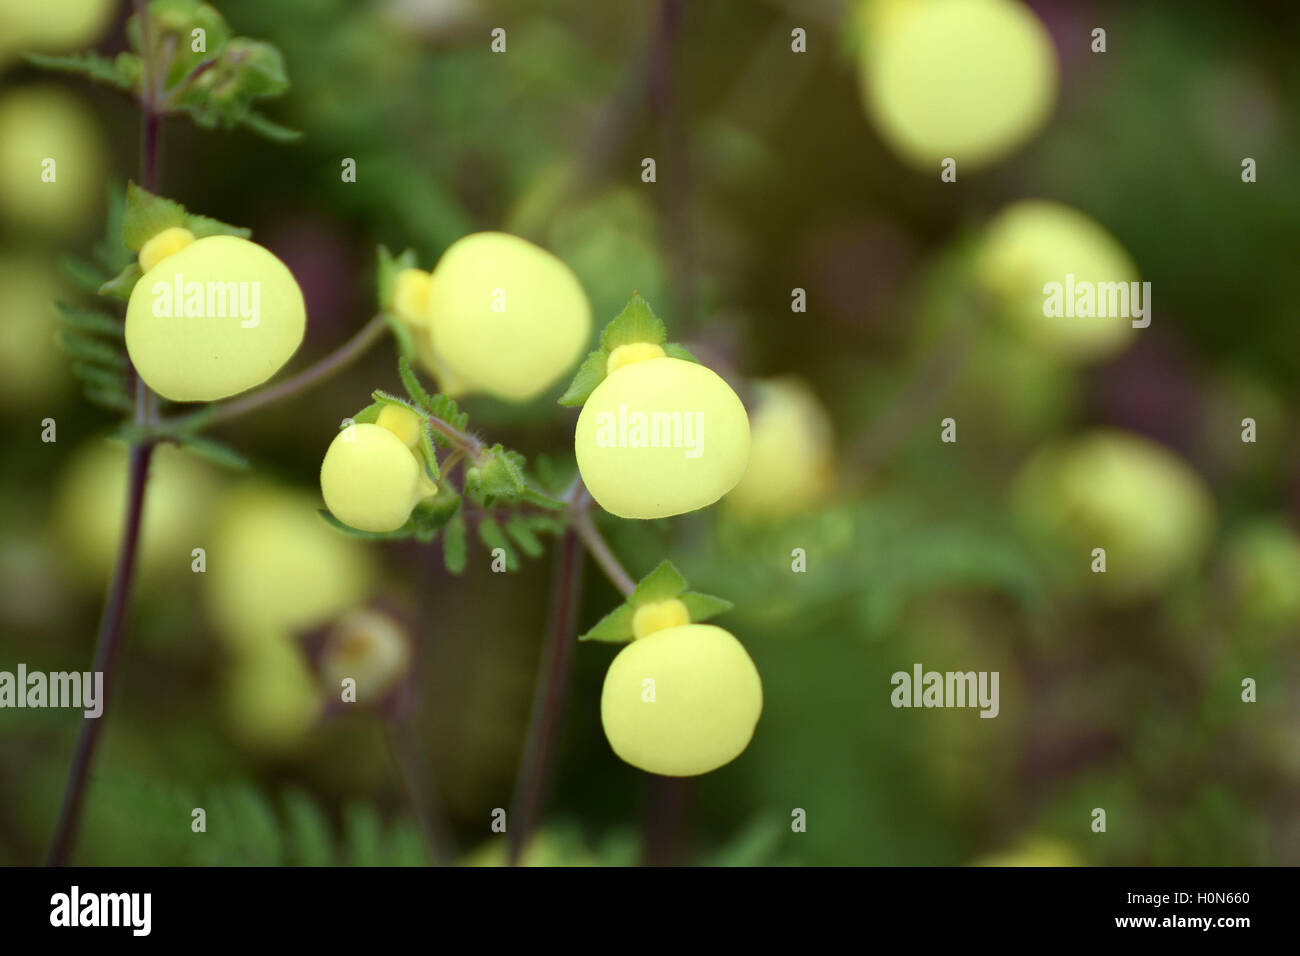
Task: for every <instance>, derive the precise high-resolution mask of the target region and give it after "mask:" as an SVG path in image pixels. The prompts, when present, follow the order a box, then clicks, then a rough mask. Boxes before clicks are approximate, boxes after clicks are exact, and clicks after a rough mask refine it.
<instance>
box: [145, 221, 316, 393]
mask: <svg viewBox="0 0 1300 956" xmlns="http://www.w3.org/2000/svg"><path fill="white" fill-rule="evenodd" d="M306 327H307V307H306V305H305V303H304V302H303V298H302V290H301V289H299V288H298V283H297V282H296V281H295V280H294V277H293V275H292V274H291V273H290V272H289V270H288V268H287V267H286V266H285V265H284V263H283V262H281V261H280V260H279V259H277V258H276V257H275V256H273V255H272V254H271V253H270V252H268V251H267V250H266V249H263V248H262V247H261V246H259V245H257V244H256V243H252V242H249V241H248V240H247V239H240V238H237V237H235V236H208V237H206V238H203V239H198V240H196V241H194V242H192V243H190V244H189V245H187V246H185V247H184V248H182V249H180V251H178V252H174V253H172V254H171V255H168V256H166V257H165V258H163V259H162V260H161V261H160V262H158V264H157V265H155V266H154V267H153V268H152V269H150V270H149V271H148V272H146V273H145V274H144V275H143V276H142V277H141V278H140V280H139V281H138V282H137V283H136V285H135V288H134V290H133V291H132V292H131V301H130V303H129V304H128V306H127V312H126V348H127V352H128V353H129V354H130V356H131V362H132V363H133V364H134V365H135V368H136V371H137V372H139V373H140V377H141V378H142V379H144V381H145V384H147V385H148V386H149V387H150V388H152V389H153V390H154V391H155V392H157V393H158V394H159V395H161V396H162V397H163V398H166V399H170V400H171V401H174V402H208V401H214V400H216V399H220V398H226V397H228V396H230V395H235V394H237V393H239V392H242V391H245V390H247V389H250V388H253V387H254V386H257V385H261V384H262V383H263V382H265V381H266V380H267V379H269V378H270V377H271V376H272V375H274V374H275V373H276V372H278V371H279V370H280V369H281V368H282V367H283V366H284V364H285V363H286V362H287V361H289V359H290V358H291V357H292V356H293V353H294V352H295V351H297V349H298V346H299V345H300V344H301V343H302V338H303V333H304V331H305V330H306Z"/></svg>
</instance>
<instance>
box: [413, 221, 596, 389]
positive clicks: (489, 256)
mask: <svg viewBox="0 0 1300 956" xmlns="http://www.w3.org/2000/svg"><path fill="white" fill-rule="evenodd" d="M426 307H427V309H428V313H427V314H428V320H429V321H428V330H427V332H423V333H421V332H420V330H418V329H417V334H423V335H427V336H430V338H429V340H428V342H427V343H424V344H423V345H421V347H420V351H421V358H422V359H423V360H424V362H425V364H427V365H429V366H430V368H431V371H433V372H434V373H435V374H437V375H438V376H439V384H440V385H441V386H442V389H443V391H444V392H446V393H448V394H453V395H454V394H460V393H465V392H486V393H488V394H490V395H495V396H496V397H498V398H503V399H506V400H508V401H526V400H528V399H531V398H533V397H534V396H536V395H537V394H539V393H540V392H542V391H544V390H546V389H547V388H549V387H550V386H552V385H554V384H555V383H556V382H557V381H559V380H560V378H561V377H562V376H563V375H564V374H565V373H566V372H568V371H569V370H570V369H571V368H573V366H574V364H575V363H576V362H577V360H578V357H579V356H580V355H581V354H582V350H583V348H584V347H585V346H586V345H587V341H588V339H589V337H590V336H591V306H590V304H589V303H588V301H587V295H586V293H585V292H583V290H582V286H581V285H580V284H579V283H578V279H577V276H575V275H574V274H573V270H572V269H570V268H569V267H568V266H567V265H565V264H564V262H563V261H561V260H560V259H559V258H557V257H556V256H554V255H552V254H551V253H549V252H547V251H546V250H545V249H542V248H540V247H538V246H535V245H533V244H532V243H530V242H527V241H525V240H523V239H520V238H519V237H518V236H511V235H508V234H506V233H501V232H479V233H474V234H473V235H470V236H466V237H464V238H463V239H460V240H458V241H456V242H454V243H452V245H451V246H450V247H449V248H448V249H447V251H446V252H444V253H443V255H442V258H441V259H440V260H439V261H438V265H437V267H436V268H435V269H434V270H433V278H432V282H431V284H430V288H429V291H428V299H427V305H426Z"/></svg>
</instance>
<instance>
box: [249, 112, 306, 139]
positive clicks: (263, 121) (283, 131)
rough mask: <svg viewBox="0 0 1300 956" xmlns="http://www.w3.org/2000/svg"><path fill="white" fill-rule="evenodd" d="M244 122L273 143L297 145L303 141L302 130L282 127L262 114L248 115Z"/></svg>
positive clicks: (250, 113) (251, 113)
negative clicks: (299, 141)
mask: <svg viewBox="0 0 1300 956" xmlns="http://www.w3.org/2000/svg"><path fill="white" fill-rule="evenodd" d="M242 122H243V124H244V125H245V126H247V127H248V128H249V129H251V130H252V131H253V132H254V133H256V134H257V135H258V136H261V137H263V138H264V139H269V140H271V142H273V143H296V142H297V141H298V140H300V139H302V131H301V130H296V129H290V128H289V127H288V126H281V125H280V124H279V123H277V122H275V121H274V120H270V119H267V118H266V117H265V116H263V115H262V114H261V113H253V112H249V113H246V114H244V117H243V120H242Z"/></svg>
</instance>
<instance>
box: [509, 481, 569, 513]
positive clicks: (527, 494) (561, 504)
mask: <svg viewBox="0 0 1300 956" xmlns="http://www.w3.org/2000/svg"><path fill="white" fill-rule="evenodd" d="M519 500H520V501H526V502H528V503H529V504H530V505H536V506H537V507H539V508H545V509H547V510H548V511H563V510H564V509H565V508H567V507H569V504H568V502H566V501H562V500H560V499H559V498H552V497H551V496H550V495H548V494H546V492H544V491H541V490H539V489H537V488H535V487H533V486H532V485H529V486H528V487H527V488H525V489H524V491H523V494H521V495H520V496H519Z"/></svg>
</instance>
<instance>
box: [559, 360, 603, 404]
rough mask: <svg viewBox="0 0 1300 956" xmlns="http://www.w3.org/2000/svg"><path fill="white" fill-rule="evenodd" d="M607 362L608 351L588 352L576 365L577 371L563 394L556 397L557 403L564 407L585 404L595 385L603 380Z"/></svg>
mask: <svg viewBox="0 0 1300 956" xmlns="http://www.w3.org/2000/svg"><path fill="white" fill-rule="evenodd" d="M608 362H609V353H608V352H606V351H605V350H604V349H599V350H597V351H595V352H592V353H590V354H589V355H588V356H587V357H586V358H585V359H583V361H582V364H581V365H579V366H578V373H577V374H576V375H574V376H573V381H572V382H570V383H569V387H568V388H566V389H565V390H564V394H563V395H561V396H560V397H559V399H557V401H558V402H559V404H561V405H563V406H565V407H566V408H577V407H579V406H581V405H584V404H586V401H587V399H588V398H590V397H591V393H592V392H594V391H595V390H596V386H597V385H599V384H600V383H601V382H603V381H605V366H606V364H607V363H608Z"/></svg>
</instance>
